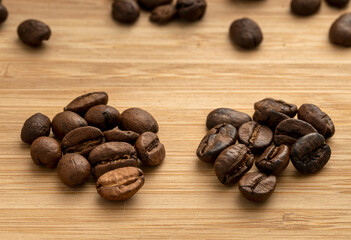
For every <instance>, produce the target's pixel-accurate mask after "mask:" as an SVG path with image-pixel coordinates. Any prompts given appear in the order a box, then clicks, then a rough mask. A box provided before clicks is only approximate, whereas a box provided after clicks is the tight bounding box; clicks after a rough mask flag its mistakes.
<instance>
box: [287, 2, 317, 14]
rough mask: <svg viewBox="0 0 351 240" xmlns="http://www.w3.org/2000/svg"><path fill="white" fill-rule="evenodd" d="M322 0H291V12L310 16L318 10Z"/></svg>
mask: <svg viewBox="0 0 351 240" xmlns="http://www.w3.org/2000/svg"><path fill="white" fill-rule="evenodd" d="M321 3H322V0H292V1H291V4H290V8H291V12H292V13H294V14H295V15H299V16H310V15H313V14H315V13H316V12H318V10H319V9H320V7H321Z"/></svg>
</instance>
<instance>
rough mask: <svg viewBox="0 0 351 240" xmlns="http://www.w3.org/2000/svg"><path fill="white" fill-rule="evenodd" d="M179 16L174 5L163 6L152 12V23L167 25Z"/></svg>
mask: <svg viewBox="0 0 351 240" xmlns="http://www.w3.org/2000/svg"><path fill="white" fill-rule="evenodd" d="M176 15H177V9H176V7H175V6H174V5H173V4H167V5H162V6H159V7H157V8H155V9H154V10H152V12H151V15H150V21H151V22H155V23H159V24H165V23H168V22H170V21H171V20H173V19H174V18H175V17H176Z"/></svg>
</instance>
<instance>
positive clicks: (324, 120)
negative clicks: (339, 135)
mask: <svg viewBox="0 0 351 240" xmlns="http://www.w3.org/2000/svg"><path fill="white" fill-rule="evenodd" d="M297 116H298V118H299V119H301V120H303V121H305V122H308V123H309V124H311V125H312V126H313V127H314V128H315V129H316V130H317V131H318V132H319V133H320V134H322V135H323V136H324V137H325V138H326V139H327V138H330V137H332V136H333V135H334V133H335V127H334V123H333V121H332V120H331V119H330V117H329V116H328V114H326V113H325V112H322V110H321V109H320V108H319V107H317V106H316V105H314V104H303V105H302V106H301V107H300V108H299V111H298V115H297Z"/></svg>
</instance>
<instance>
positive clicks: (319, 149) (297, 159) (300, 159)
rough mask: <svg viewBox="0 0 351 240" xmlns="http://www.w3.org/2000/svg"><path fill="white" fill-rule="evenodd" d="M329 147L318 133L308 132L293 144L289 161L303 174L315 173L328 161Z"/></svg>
mask: <svg viewBox="0 0 351 240" xmlns="http://www.w3.org/2000/svg"><path fill="white" fill-rule="evenodd" d="M330 156H331V149H330V147H329V145H328V144H326V143H325V139H324V137H323V136H322V135H321V134H319V133H311V134H308V135H306V136H304V137H302V138H300V139H299V140H297V142H296V143H295V144H294V146H293V147H292V149H291V162H292V163H293V165H294V167H295V168H296V169H297V170H298V171H299V172H300V173H304V174H310V173H316V172H318V171H319V170H321V169H322V168H323V167H324V166H325V164H327V162H328V161H329V159H330Z"/></svg>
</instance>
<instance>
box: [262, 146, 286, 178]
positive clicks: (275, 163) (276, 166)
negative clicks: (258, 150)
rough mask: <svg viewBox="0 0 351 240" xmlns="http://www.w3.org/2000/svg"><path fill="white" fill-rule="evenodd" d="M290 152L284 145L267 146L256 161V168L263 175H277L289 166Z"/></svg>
mask: <svg viewBox="0 0 351 240" xmlns="http://www.w3.org/2000/svg"><path fill="white" fill-rule="evenodd" d="M289 159H290V150H289V147H288V146H286V145H280V146H275V145H271V146H269V147H268V148H267V149H266V150H265V151H264V152H263V153H262V155H261V156H260V158H259V159H258V160H257V161H256V167H257V168H258V170H260V171H261V172H263V173H266V174H273V175H279V174H281V173H282V172H283V171H284V170H285V169H286V167H287V166H288V165H289Z"/></svg>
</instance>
